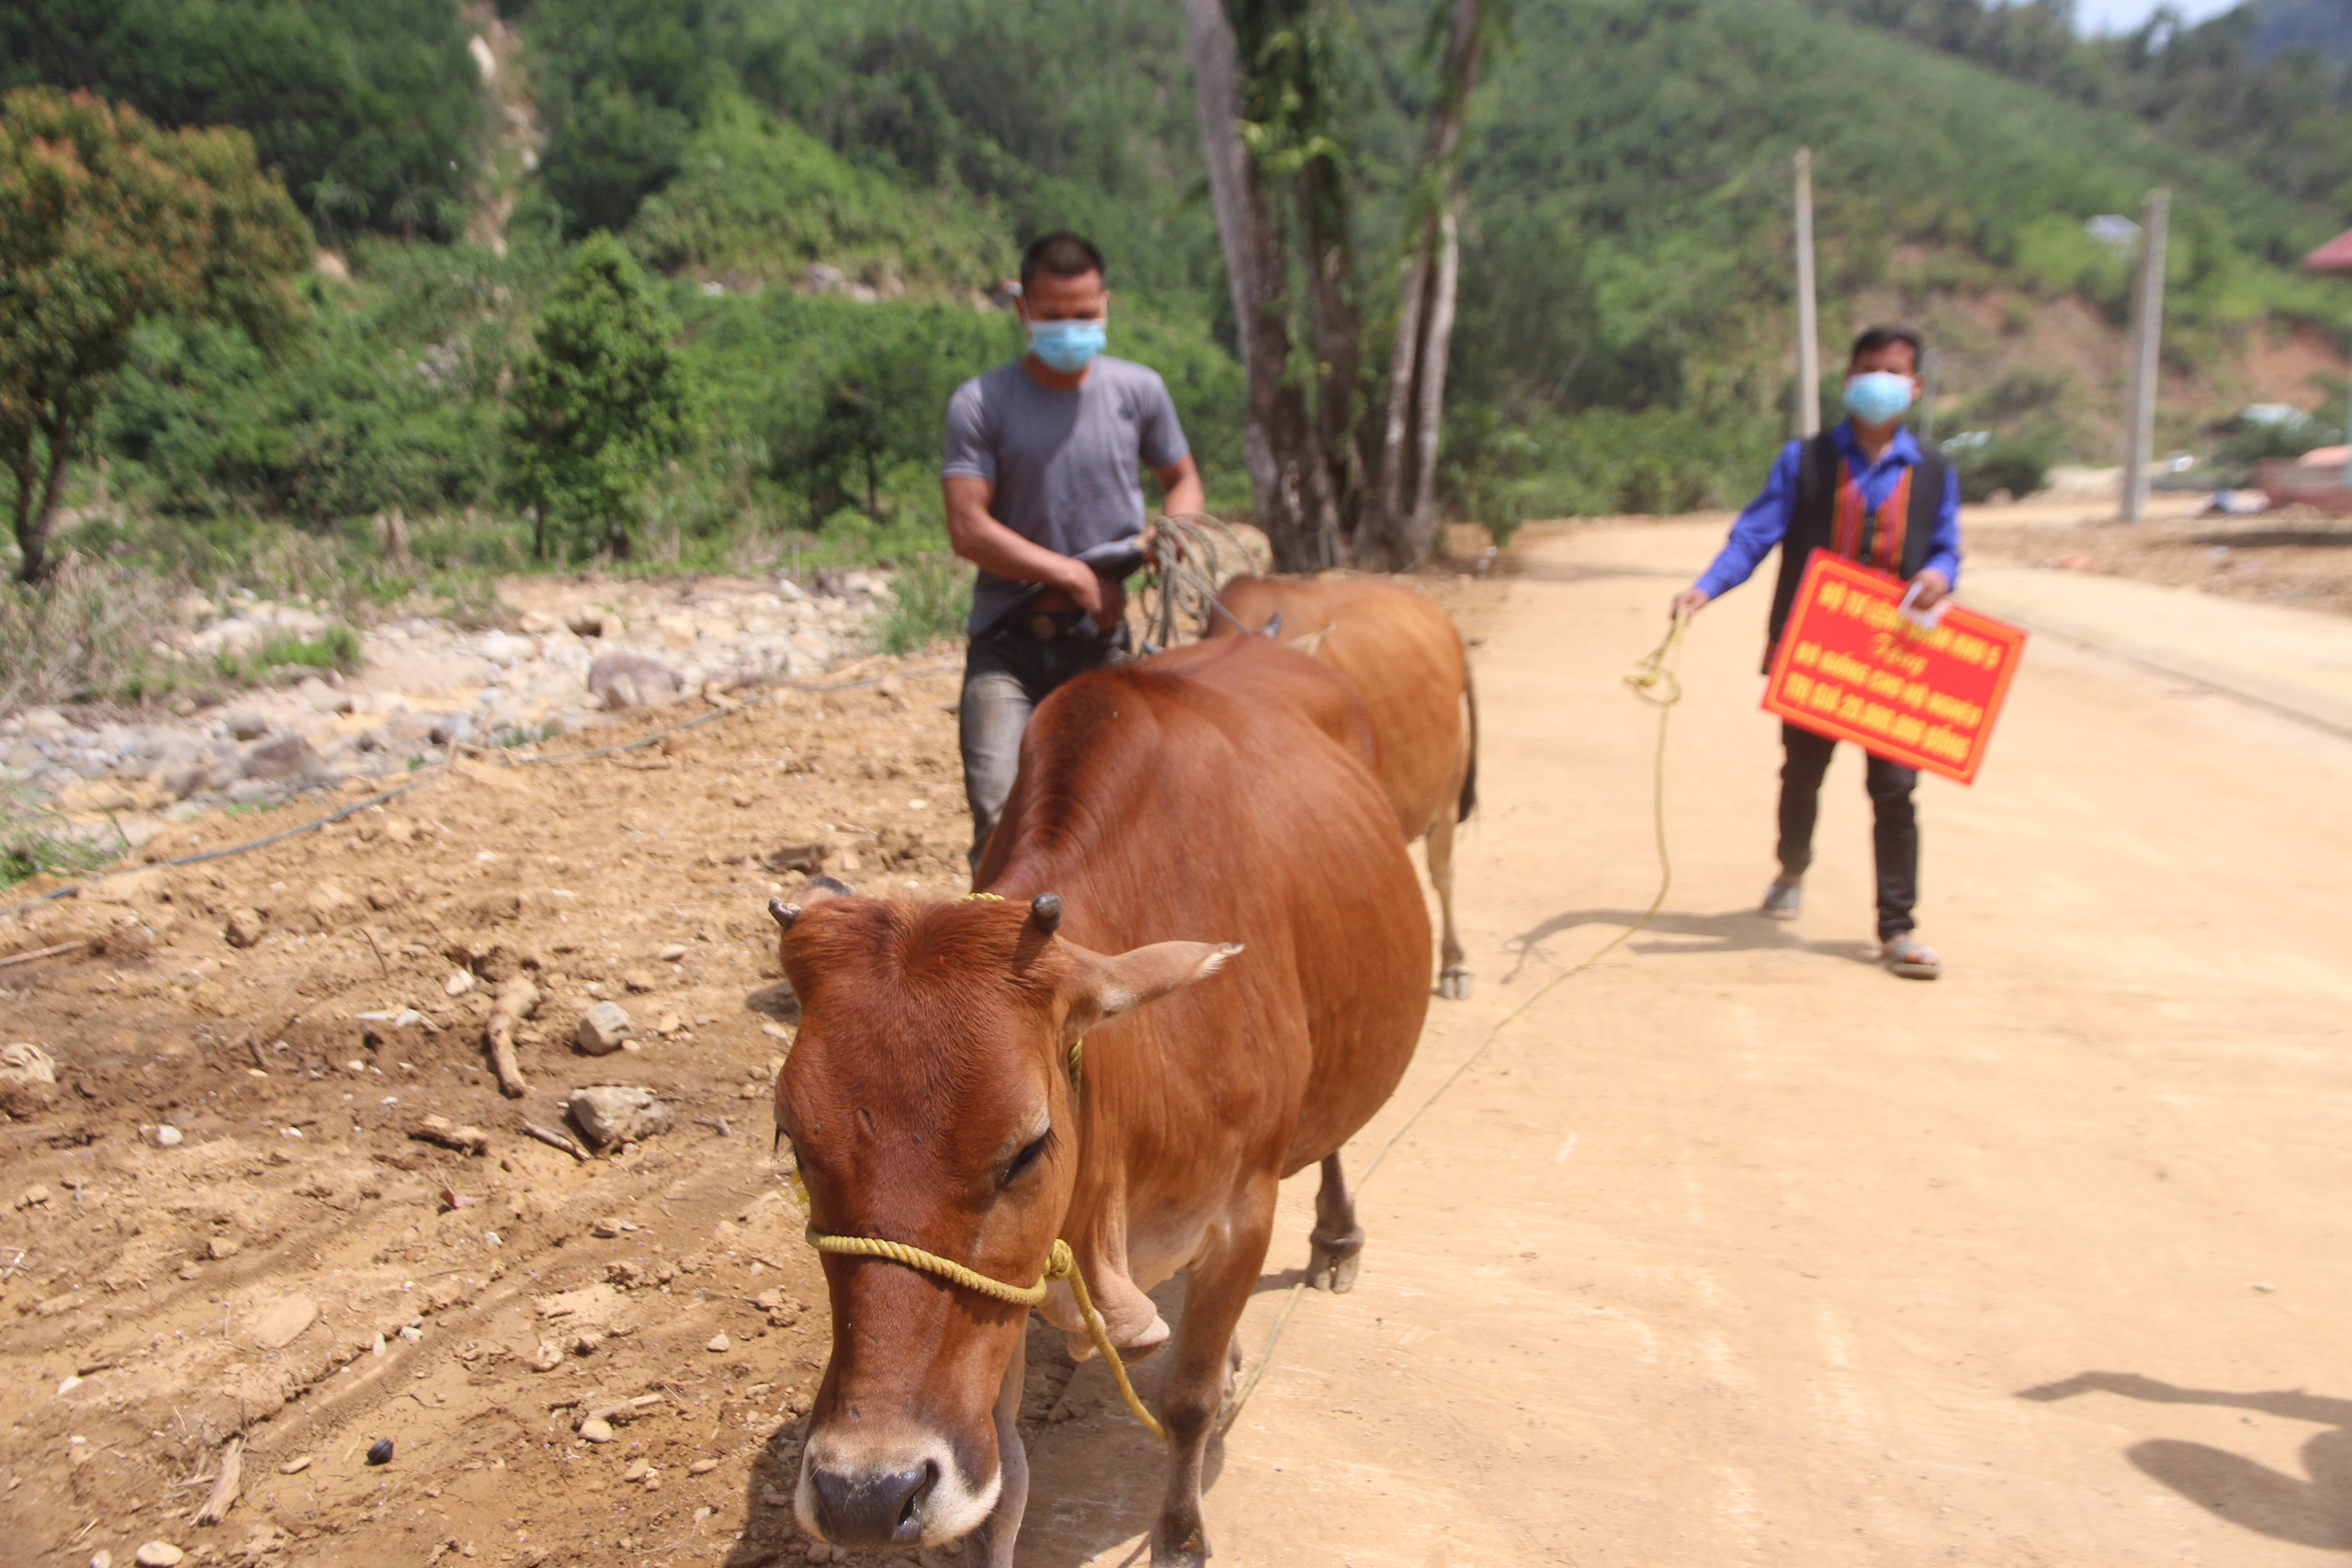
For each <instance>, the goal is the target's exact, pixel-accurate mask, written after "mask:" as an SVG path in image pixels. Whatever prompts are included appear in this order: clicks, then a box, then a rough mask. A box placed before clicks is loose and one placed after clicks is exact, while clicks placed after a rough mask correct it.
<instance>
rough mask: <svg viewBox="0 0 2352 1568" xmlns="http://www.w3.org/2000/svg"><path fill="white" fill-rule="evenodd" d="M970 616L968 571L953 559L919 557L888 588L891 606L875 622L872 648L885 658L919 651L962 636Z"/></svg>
mask: <svg viewBox="0 0 2352 1568" xmlns="http://www.w3.org/2000/svg"><path fill="white" fill-rule="evenodd" d="M971 612H972V572H971V570H970V569H969V568H967V567H965V566H963V565H961V564H959V563H958V562H957V561H956V559H955V558H953V557H941V556H919V557H917V558H914V559H913V560H910V561H909V562H907V563H906V564H905V565H904V566H903V567H901V568H899V574H898V576H897V577H896V578H895V579H893V580H892V581H891V583H890V603H889V604H888V606H887V607H886V608H885V609H884V610H883V611H882V613H881V615H879V616H877V617H876V620H875V623H874V643H875V646H876V648H878V649H880V650H881V651H883V652H884V653H892V654H907V653H914V652H918V651H920V650H921V649H926V648H929V647H930V646H931V645H932V644H933V642H935V641H937V640H938V639H939V638H941V637H955V636H957V635H958V634H960V633H961V632H962V631H963V629H964V620H965V617H966V616H967V615H970V614H971Z"/></svg>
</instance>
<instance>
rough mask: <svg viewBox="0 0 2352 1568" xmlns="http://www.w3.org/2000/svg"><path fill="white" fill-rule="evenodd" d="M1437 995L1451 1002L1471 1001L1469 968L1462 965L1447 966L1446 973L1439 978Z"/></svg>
mask: <svg viewBox="0 0 2352 1568" xmlns="http://www.w3.org/2000/svg"><path fill="white" fill-rule="evenodd" d="M1437 994H1438V995H1439V997H1440V998H1443V999H1444V1000H1446V1001H1449V1002H1466V1001H1468V1000H1469V999H1470V970H1469V967H1468V966H1467V965H1466V964H1448V965H1446V970H1445V973H1444V974H1442V975H1441V976H1438V980H1437Z"/></svg>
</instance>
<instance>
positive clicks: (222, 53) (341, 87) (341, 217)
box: [0, 0, 482, 239]
mask: <svg viewBox="0 0 2352 1568" xmlns="http://www.w3.org/2000/svg"><path fill="white" fill-rule="evenodd" d="M468 34H469V28H467V26H466V24H465V21H464V19H463V17H461V16H460V15H459V12H458V0H9V4H8V5H6V6H0V89H6V88H9V87H22V86H30V85H34V84H41V85H48V86H52V87H64V88H69V89H71V88H76V87H83V88H87V89H89V90H90V91H92V92H95V93H97V94H99V95H100V96H104V97H107V98H110V99H113V100H115V101H116V102H119V103H126V104H129V105H130V107H133V108H136V109H137V110H139V111H140V112H141V114H143V115H145V116H147V117H148V118H150V119H153V120H156V121H159V122H161V123H162V124H164V125H165V126H171V127H177V126H206V125H233V126H236V127H237V128H239V129H240V130H243V131H244V132H246V133H247V134H248V135H250V136H251V137H252V138H253V139H254V144H255V146H256V147H257V148H258V149H259V152H260V154H261V161H262V164H263V165H264V166H265V167H268V168H274V169H276V170H277V173H278V175H279V176H280V177H281V178H282V179H283V180H284V181H285V184H286V186H287V188H288V190H289V191H291V192H292V193H293V195H294V197H295V198H296V199H297V200H299V201H300V203H301V204H302V207H303V209H304V211H306V212H307V213H308V214H309V215H310V217H311V221H313V222H314V223H316V224H317V225H318V226H319V228H320V230H321V231H322V232H324V233H327V234H329V235H334V234H339V233H343V232H345V231H351V230H355V229H370V228H372V229H380V230H384V231H389V232H392V233H399V234H426V235H431V236H434V237H435V238H441V239H447V238H449V237H451V236H453V235H455V234H457V233H458V232H459V231H462V230H463V229H464V227H465V191H466V187H467V186H468V184H469V181H470V179H471V177H472V168H473V164H474V162H475V160H476V158H477V156H478V148H477V141H478V138H479V136H480V132H481V118H482V108H481V96H480V91H479V85H478V84H479V81H480V75H479V73H478V72H477V70H476V69H475V66H474V63H473V62H472V61H470V60H469V59H468V58H467V56H466V39H467V37H468Z"/></svg>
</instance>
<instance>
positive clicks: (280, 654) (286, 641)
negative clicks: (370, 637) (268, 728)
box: [218, 621, 360, 682]
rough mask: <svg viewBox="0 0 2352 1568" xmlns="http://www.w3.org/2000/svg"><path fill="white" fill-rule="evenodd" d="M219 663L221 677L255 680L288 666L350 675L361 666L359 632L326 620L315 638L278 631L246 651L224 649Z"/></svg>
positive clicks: (338, 622)
mask: <svg viewBox="0 0 2352 1568" xmlns="http://www.w3.org/2000/svg"><path fill="white" fill-rule="evenodd" d="M218 664H219V668H220V673H221V676H222V678H223V679H226V680H233V681H245V682H251V681H257V680H260V679H262V678H263V676H264V675H266V673H267V672H268V671H272V670H279V669H283V668H285V667H286V666H288V665H307V666H309V667H310V668H311V669H313V670H340V671H343V672H344V673H345V674H346V675H349V674H352V673H355V672H356V671H357V670H358V668H359V665H360V651H359V634H358V633H357V632H356V631H354V630H352V629H351V628H350V627H349V626H345V625H344V624H343V623H342V622H340V621H334V622H331V623H329V625H328V626H327V628H326V630H324V631H322V632H321V633H320V634H319V635H318V636H317V637H298V636H296V635H295V634H294V633H292V632H280V633H278V634H277V636H275V637H271V638H269V639H268V640H267V641H266V642H264V643H263V644H262V645H261V646H260V647H258V648H256V649H253V650H252V651H251V652H249V653H231V652H229V651H228V650H226V649H223V650H222V651H221V654H220V659H219V660H218Z"/></svg>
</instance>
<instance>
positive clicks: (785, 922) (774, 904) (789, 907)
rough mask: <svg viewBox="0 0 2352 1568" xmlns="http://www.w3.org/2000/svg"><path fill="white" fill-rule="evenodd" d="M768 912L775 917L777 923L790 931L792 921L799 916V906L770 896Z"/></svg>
mask: <svg viewBox="0 0 2352 1568" xmlns="http://www.w3.org/2000/svg"><path fill="white" fill-rule="evenodd" d="M768 913H769V914H771V915H774V916H775V923H776V924H777V925H779V926H782V927H783V928H784V929H785V930H786V931H790V930H791V929H792V924H793V922H794V921H795V920H797V919H799V918H800V906H799V905H797V904H787V903H786V902H785V901H784V900H783V899H781V898H771V899H769V900H768Z"/></svg>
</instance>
